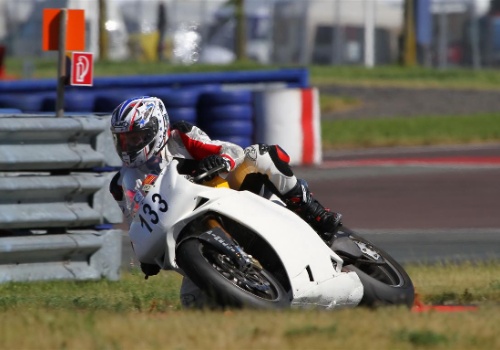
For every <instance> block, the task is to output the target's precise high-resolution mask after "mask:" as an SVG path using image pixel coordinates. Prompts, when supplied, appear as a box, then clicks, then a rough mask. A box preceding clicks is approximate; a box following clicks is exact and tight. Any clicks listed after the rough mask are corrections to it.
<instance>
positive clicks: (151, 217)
mask: <svg viewBox="0 0 500 350" xmlns="http://www.w3.org/2000/svg"><path fill="white" fill-rule="evenodd" d="M151 199H152V200H153V202H155V203H156V202H158V203H159V206H158V210H159V211H161V212H162V213H165V212H166V211H167V210H168V204H167V201H166V200H164V199H163V198H161V196H160V195H159V194H158V193H155V194H153V196H152V197H151ZM142 211H143V212H144V214H146V215H147V216H148V218H147V219H145V218H144V216H142V215H141V214H139V219H140V220H141V227H144V226H145V227H146V228H147V229H148V231H149V232H150V233H151V232H153V229H152V228H151V225H150V224H149V223H150V222H151V224H153V225H156V224H157V223H158V222H159V218H158V213H157V212H156V211H154V210H153V209H152V208H151V206H150V205H149V204H144V205H143V206H142Z"/></svg>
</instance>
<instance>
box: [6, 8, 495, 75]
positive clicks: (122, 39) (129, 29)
mask: <svg viewBox="0 0 500 350" xmlns="http://www.w3.org/2000/svg"><path fill="white" fill-rule="evenodd" d="M44 8H80V9H85V21H86V35H87V38H86V46H87V48H86V51H90V52H93V53H94V55H95V57H96V59H97V60H99V59H107V60H111V61H123V60H137V59H139V60H144V61H161V60H163V61H168V62H170V63H175V64H183V65H193V64H207V63H208V64H228V63H231V62H234V61H237V60H240V61H241V60H249V61H255V62H258V63H261V64H280V65H282V64H300V65H360V66H367V67H372V66H379V65H390V64H395V63H403V64H405V65H416V64H418V65H422V66H425V67H439V68H446V67H473V68H482V67H495V66H497V65H499V64H500V1H499V0H231V1H224V0H16V1H11V0H0V56H1V57H2V59H3V58H17V59H19V60H22V61H23V65H24V68H25V69H24V71H23V75H24V77H25V78H29V77H30V75H31V74H32V72H31V70H30V67H32V60H34V59H38V58H52V57H57V56H56V55H57V52H47V51H45V52H44V51H42V48H41V43H40V42H41V28H42V15H43V11H42V10H43V9H44Z"/></svg>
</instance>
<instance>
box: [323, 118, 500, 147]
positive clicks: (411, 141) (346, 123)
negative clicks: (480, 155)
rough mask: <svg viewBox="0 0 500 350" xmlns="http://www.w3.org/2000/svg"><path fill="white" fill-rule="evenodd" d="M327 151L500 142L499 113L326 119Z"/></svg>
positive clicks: (324, 125) (325, 136) (324, 144)
mask: <svg viewBox="0 0 500 350" xmlns="http://www.w3.org/2000/svg"><path fill="white" fill-rule="evenodd" d="M321 126H322V140H323V146H324V148H326V149H331V148H333V149H343V148H361V147H389V146H420V145H448V144H472V143H493V142H500V113H499V114H477V115H470V116H422V117H412V118H403V117H402V118H386V119H356V120H323V121H322V123H321Z"/></svg>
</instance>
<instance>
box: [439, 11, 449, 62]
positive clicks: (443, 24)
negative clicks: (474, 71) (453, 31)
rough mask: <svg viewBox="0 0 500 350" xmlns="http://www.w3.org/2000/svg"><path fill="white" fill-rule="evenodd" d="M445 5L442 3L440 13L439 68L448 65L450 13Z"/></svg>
mask: <svg viewBox="0 0 500 350" xmlns="http://www.w3.org/2000/svg"><path fill="white" fill-rule="evenodd" d="M445 6H446V4H442V5H441V11H440V13H439V36H438V38H439V68H447V66H448V17H447V16H448V14H447V8H446V7H445Z"/></svg>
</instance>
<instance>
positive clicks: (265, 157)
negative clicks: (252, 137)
mask: <svg viewBox="0 0 500 350" xmlns="http://www.w3.org/2000/svg"><path fill="white" fill-rule="evenodd" d="M245 161H250V162H252V163H253V164H254V165H255V166H256V167H257V168H269V162H272V164H273V165H274V166H275V167H276V169H278V171H279V172H281V173H282V174H284V175H286V176H292V175H293V172H292V169H291V168H290V156H289V155H288V154H287V153H286V151H285V150H284V149H283V148H281V147H280V146H279V145H267V144H264V143H259V144H256V145H251V146H249V147H247V148H245Z"/></svg>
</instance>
